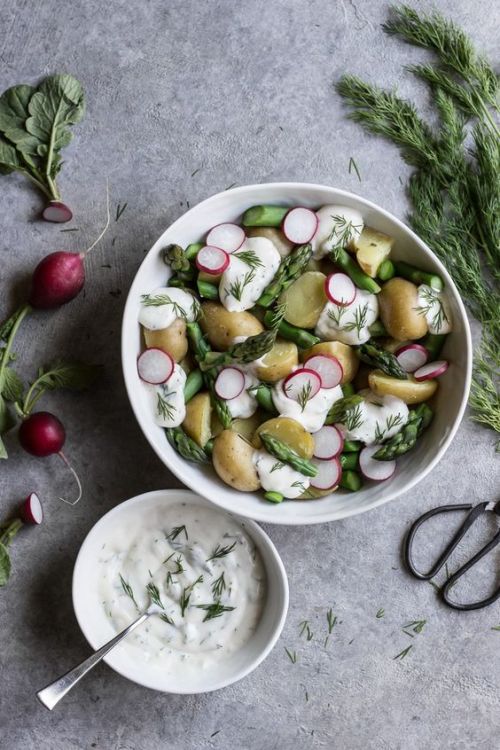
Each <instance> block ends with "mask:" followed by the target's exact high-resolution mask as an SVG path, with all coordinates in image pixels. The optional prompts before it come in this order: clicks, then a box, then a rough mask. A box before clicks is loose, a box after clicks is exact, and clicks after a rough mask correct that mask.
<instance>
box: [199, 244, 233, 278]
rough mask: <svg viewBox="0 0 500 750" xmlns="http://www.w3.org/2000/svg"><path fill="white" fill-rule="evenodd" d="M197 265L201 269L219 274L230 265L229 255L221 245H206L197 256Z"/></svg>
mask: <svg viewBox="0 0 500 750" xmlns="http://www.w3.org/2000/svg"><path fill="white" fill-rule="evenodd" d="M196 265H197V267H198V268H199V269H200V271H204V272H205V273H210V274H212V275H213V276H218V275H219V274H221V273H224V271H225V270H226V268H227V267H228V265H229V255H228V254H227V253H226V251H225V250H222V248H220V247H214V245H205V247H202V248H201V250H200V251H199V252H198V255H197V256H196Z"/></svg>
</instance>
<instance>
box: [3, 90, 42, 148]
mask: <svg viewBox="0 0 500 750" xmlns="http://www.w3.org/2000/svg"><path fill="white" fill-rule="evenodd" d="M35 91H36V89H34V88H33V87H32V86H27V85H25V84H21V85H20V86H13V87H12V88H10V89H7V90H6V91H4V92H3V94H2V96H0V131H2V132H3V134H4V135H5V137H6V138H7V139H8V140H9V141H11V142H12V143H14V144H15V145H16V147H17V148H18V149H19V150H20V151H23V152H25V153H27V154H36V152H37V147H38V145H39V143H40V142H39V140H38V139H37V138H36V137H35V136H33V135H30V134H29V133H28V132H27V131H26V127H25V125H26V120H27V119H28V117H29V111H28V105H29V102H30V99H31V97H32V96H33V94H34V93H35Z"/></svg>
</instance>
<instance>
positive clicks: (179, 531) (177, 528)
mask: <svg viewBox="0 0 500 750" xmlns="http://www.w3.org/2000/svg"><path fill="white" fill-rule="evenodd" d="M179 534H184V536H185V537H186V541H187V540H188V539H189V537H188V533H187V529H186V527H185V526H174V528H173V529H172V531H171V532H170V534H167V539H170V541H172V542H173V541H174V540H175V539H177V537H178V536H179Z"/></svg>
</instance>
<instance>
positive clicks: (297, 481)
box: [253, 450, 311, 499]
mask: <svg viewBox="0 0 500 750" xmlns="http://www.w3.org/2000/svg"><path fill="white" fill-rule="evenodd" d="M253 463H254V466H255V468H256V470H257V474H258V475H259V479H260V483H261V485H262V487H263V488H264V489H265V490H266V492H271V491H272V492H279V493H281V494H282V495H283V497H288V498H291V499H293V498H295V497H299V495H302V493H303V492H305V491H306V490H307V488H308V487H309V484H310V481H311V480H310V479H309V477H306V476H305V475H304V474H301V473H300V471H296V470H295V469H293V468H292V467H291V466H289V465H288V464H285V463H283V462H282V461H279V460H278V459H277V458H275V457H274V456H271V454H270V453H268V452H267V451H265V450H260V451H255V453H254V454H253Z"/></svg>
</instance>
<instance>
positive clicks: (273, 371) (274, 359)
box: [255, 339, 299, 383]
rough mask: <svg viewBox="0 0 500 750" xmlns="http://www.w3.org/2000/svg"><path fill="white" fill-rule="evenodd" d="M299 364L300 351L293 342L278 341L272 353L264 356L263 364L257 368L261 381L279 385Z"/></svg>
mask: <svg viewBox="0 0 500 750" xmlns="http://www.w3.org/2000/svg"><path fill="white" fill-rule="evenodd" d="M298 363H299V350H298V349H297V345H296V344H294V343H293V342H292V341H284V340H283V339H277V340H276V343H275V344H274V346H273V348H272V349H271V351H269V352H268V353H267V354H265V355H264V357H263V358H262V363H261V364H259V365H257V367H256V368H255V374H256V376H257V377H258V378H259V380H262V381H264V382H265V383H277V382H278V380H281V379H282V378H285V377H286V376H287V375H288V374H289V373H290V372H291V371H292V369H293V368H294V367H295V365H298Z"/></svg>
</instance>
